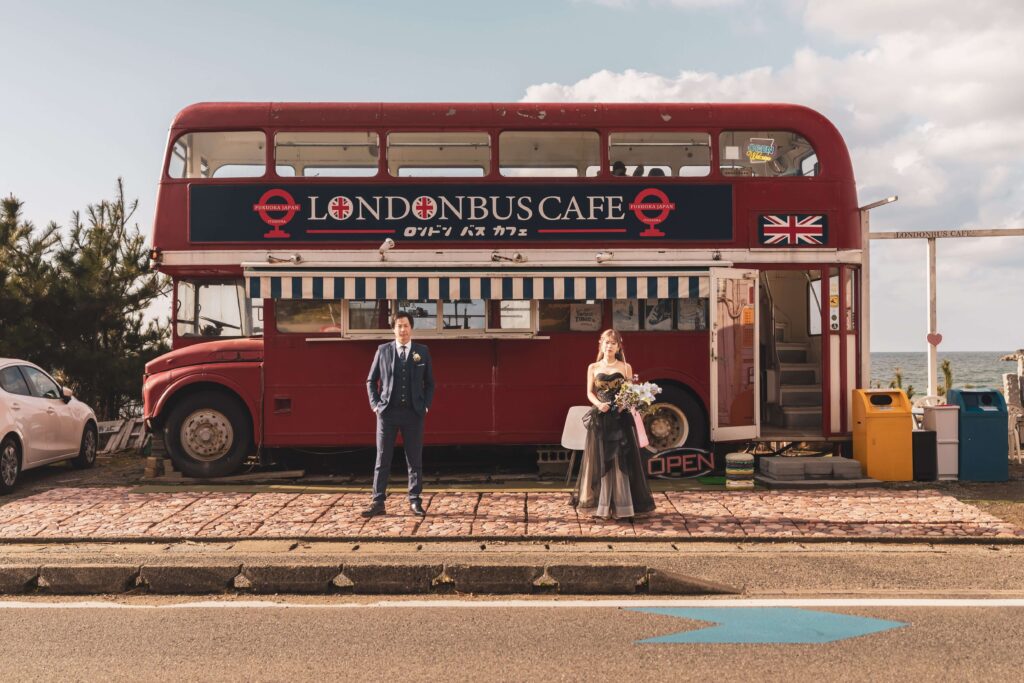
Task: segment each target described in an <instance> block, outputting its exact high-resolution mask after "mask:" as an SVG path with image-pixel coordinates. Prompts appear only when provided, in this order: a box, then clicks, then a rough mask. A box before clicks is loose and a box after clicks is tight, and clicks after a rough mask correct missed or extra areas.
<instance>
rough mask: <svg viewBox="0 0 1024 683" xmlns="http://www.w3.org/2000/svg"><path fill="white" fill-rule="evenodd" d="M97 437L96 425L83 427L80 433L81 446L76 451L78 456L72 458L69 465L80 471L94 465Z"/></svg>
mask: <svg viewBox="0 0 1024 683" xmlns="http://www.w3.org/2000/svg"><path fill="white" fill-rule="evenodd" d="M98 442H99V437H98V436H97V434H96V425H94V424H92V423H91V422H90V423H89V424H87V425H86V426H85V430H84V431H83V432H82V445H81V446H80V447H79V449H78V455H77V456H75V457H74V458H72V460H71V465H72V466H73V467H77V468H78V469H80V470H84V469H88V468H90V467H92V466H93V465H95V464H96V444H97V443H98Z"/></svg>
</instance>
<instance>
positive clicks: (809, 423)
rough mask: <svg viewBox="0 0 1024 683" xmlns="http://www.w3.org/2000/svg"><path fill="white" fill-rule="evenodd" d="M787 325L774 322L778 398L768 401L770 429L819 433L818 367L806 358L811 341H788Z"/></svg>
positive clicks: (798, 433) (808, 434) (787, 433)
mask: <svg viewBox="0 0 1024 683" xmlns="http://www.w3.org/2000/svg"><path fill="white" fill-rule="evenodd" d="M787 329H788V327H787V326H786V325H785V324H779V323H777V324H775V339H774V344H773V346H774V356H775V370H776V377H777V382H778V389H777V394H776V395H777V398H778V401H777V402H769V403H768V404H767V413H768V414H767V416H766V417H767V423H768V425H769V430H770V431H771V435H772V436H776V435H777V436H780V437H788V438H798V437H799V438H813V437H820V436H821V419H822V416H821V380H820V378H819V372H820V370H819V367H818V365H817V364H816V363H814V362H811V361H810V360H809V354H810V343H809V342H806V341H804V342H794V341H788V340H787V339H786V330H787ZM766 431H767V430H766Z"/></svg>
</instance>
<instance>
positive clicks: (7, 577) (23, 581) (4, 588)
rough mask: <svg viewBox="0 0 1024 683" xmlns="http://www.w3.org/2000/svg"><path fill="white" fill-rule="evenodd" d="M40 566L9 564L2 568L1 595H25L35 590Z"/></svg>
mask: <svg viewBox="0 0 1024 683" xmlns="http://www.w3.org/2000/svg"><path fill="white" fill-rule="evenodd" d="M38 577H39V565H29V564H9V565H4V566H0V593H25V592H28V591H31V590H33V589H35V587H36V579H37V578H38Z"/></svg>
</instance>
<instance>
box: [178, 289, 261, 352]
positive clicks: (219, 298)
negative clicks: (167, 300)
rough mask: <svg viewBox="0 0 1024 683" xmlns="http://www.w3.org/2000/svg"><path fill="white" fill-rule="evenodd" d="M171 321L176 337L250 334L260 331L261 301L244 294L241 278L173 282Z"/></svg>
mask: <svg viewBox="0 0 1024 683" xmlns="http://www.w3.org/2000/svg"><path fill="white" fill-rule="evenodd" d="M175 301H176V302H177V303H176V306H175V316H174V324H175V326H176V331H177V334H178V336H179V337H211V338H212V337H217V338H221V339H223V338H230V337H252V336H260V335H262V334H263V302H262V301H255V302H254V301H253V300H252V299H250V298H249V297H247V296H246V295H245V287H244V286H243V284H242V280H227V281H213V282H207V281H193V280H178V281H177V283H176V298H175Z"/></svg>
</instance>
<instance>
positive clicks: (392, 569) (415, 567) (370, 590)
mask: <svg viewBox="0 0 1024 683" xmlns="http://www.w3.org/2000/svg"><path fill="white" fill-rule="evenodd" d="M342 573H344V575H345V576H346V578H348V580H349V581H351V582H352V592H353V593H365V594H389V595H398V594H406V593H430V592H431V589H436V592H449V591H450V590H451V583H450V582H449V581H445V580H444V579H443V578H441V577H442V575H443V574H444V565H443V564H405V563H402V564H398V563H394V564H392V563H381V564H369V563H367V564H351V565H345V567H344V568H343V570H342ZM435 579H436V580H438V581H437V582H436V583H435Z"/></svg>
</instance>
